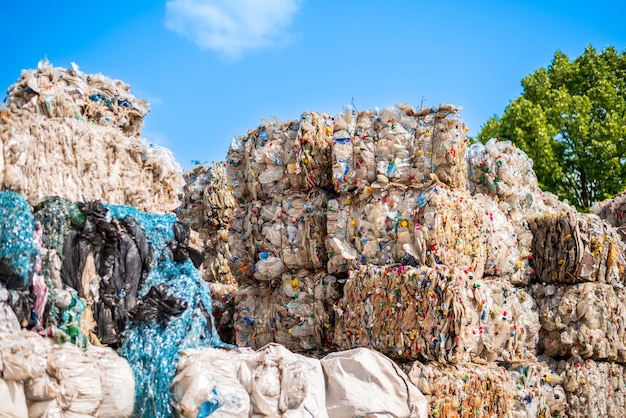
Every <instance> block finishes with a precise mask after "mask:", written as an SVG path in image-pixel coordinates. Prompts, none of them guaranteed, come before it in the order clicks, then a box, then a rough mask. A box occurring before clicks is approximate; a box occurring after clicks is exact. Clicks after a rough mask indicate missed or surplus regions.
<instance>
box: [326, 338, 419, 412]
mask: <svg viewBox="0 0 626 418" xmlns="http://www.w3.org/2000/svg"><path fill="white" fill-rule="evenodd" d="M320 362H321V364H322V368H323V370H324V376H325V379H326V411H327V412H328V416H329V417H330V418H335V417H336V418H341V417H357V416H363V417H365V416H394V417H409V418H426V417H427V416H428V406H427V400H426V398H425V397H424V395H422V393H420V391H419V389H418V388H417V387H415V385H414V384H413V383H411V380H410V379H409V377H408V376H407V375H406V374H405V373H404V372H403V371H402V369H400V367H398V365H396V364H395V363H394V362H393V361H391V360H390V359H389V358H387V357H385V356H384V355H383V354H381V353H379V352H377V351H374V350H369V349H366V348H355V349H352V350H348V351H340V352H334V353H330V354H328V355H327V356H326V357H324V358H322V359H321V360H320Z"/></svg>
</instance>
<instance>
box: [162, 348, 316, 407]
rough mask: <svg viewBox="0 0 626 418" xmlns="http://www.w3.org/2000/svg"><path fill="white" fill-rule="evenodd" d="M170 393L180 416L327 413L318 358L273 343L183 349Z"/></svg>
mask: <svg viewBox="0 0 626 418" xmlns="http://www.w3.org/2000/svg"><path fill="white" fill-rule="evenodd" d="M172 392H173V394H174V404H175V407H174V409H175V411H176V412H177V413H179V414H180V415H181V416H183V417H196V416H209V415H211V414H215V416H218V417H221V416H224V417H225V416H248V415H250V416H306V415H310V416H315V417H327V416H328V415H327V414H326V409H325V406H326V404H325V388H324V375H323V373H322V368H321V366H320V362H319V360H315V359H311V358H306V357H304V356H301V355H298V354H294V353H291V352H290V351H289V350H287V349H286V348H284V347H282V346H280V345H278V344H269V345H266V346H265V347H262V348H261V349H259V350H258V351H256V352H255V351H252V350H250V349H238V350H236V351H235V350H230V351H227V350H219V349H215V348H205V349H202V350H186V351H183V352H182V353H181V360H180V362H179V364H178V370H177V374H176V377H175V378H174V382H173V385H172ZM211 416H213V415H211Z"/></svg>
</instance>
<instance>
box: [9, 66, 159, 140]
mask: <svg viewBox="0 0 626 418" xmlns="http://www.w3.org/2000/svg"><path fill="white" fill-rule="evenodd" d="M71 67H72V68H71V69H65V68H61V67H53V66H52V64H50V63H49V62H48V61H47V60H42V61H39V63H38V65H37V69H34V70H24V71H22V75H21V77H20V78H19V80H17V82H16V83H15V84H13V85H12V86H11V87H9V90H8V97H7V99H6V101H5V107H6V109H7V110H9V111H10V112H19V111H22V112H29V113H32V114H34V115H41V116H45V117H49V118H75V119H78V120H85V121H87V122H91V123H95V124H98V125H106V126H112V127H115V128H117V129H119V130H121V131H122V132H124V133H125V134H126V135H128V136H135V135H138V134H139V133H140V131H141V127H142V124H143V118H144V116H145V115H146V114H147V113H148V112H149V110H150V109H149V107H148V103H147V102H146V101H145V100H139V99H137V98H135V97H134V96H133V95H132V94H131V93H130V86H129V85H127V84H125V83H124V82H122V81H120V80H113V79H111V78H109V77H106V76H103V75H102V74H85V73H83V72H82V71H80V70H79V69H78V66H77V65H76V64H74V63H72V66H71Z"/></svg>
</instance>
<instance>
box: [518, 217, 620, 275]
mask: <svg viewBox="0 0 626 418" xmlns="http://www.w3.org/2000/svg"><path fill="white" fill-rule="evenodd" d="M529 226H530V230H531V231H532V233H533V245H532V248H533V266H534V268H535V270H536V275H537V278H538V279H539V280H541V281H544V282H555V283H579V282H601V283H610V284H613V285H620V286H621V285H623V284H624V282H625V281H626V257H625V255H626V243H624V242H623V241H621V239H620V237H619V234H618V233H617V231H616V229H615V228H614V227H613V226H611V225H609V224H608V223H606V222H605V221H603V220H601V219H600V218H598V216H596V215H589V214H581V213H576V212H564V213H558V214H555V215H551V214H548V215H544V216H540V217H535V218H532V219H530V221H529Z"/></svg>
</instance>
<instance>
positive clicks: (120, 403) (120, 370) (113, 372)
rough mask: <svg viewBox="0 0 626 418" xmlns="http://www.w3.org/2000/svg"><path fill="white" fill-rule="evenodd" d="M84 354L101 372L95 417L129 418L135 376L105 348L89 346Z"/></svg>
mask: <svg viewBox="0 0 626 418" xmlns="http://www.w3.org/2000/svg"><path fill="white" fill-rule="evenodd" d="M85 354H87V357H88V358H89V359H90V360H91V361H92V362H93V364H95V365H96V367H97V368H98V369H99V370H100V371H101V372H102V374H101V376H100V384H101V385H102V401H101V402H100V405H99V406H98V410H97V411H96V415H97V416H98V417H99V418H118V417H127V416H130V415H131V414H132V413H133V408H134V406H135V376H134V375H133V371H132V370H131V368H130V366H129V364H128V362H127V361H126V360H125V359H124V358H122V357H120V356H119V355H117V353H115V351H113V350H111V349H109V348H105V347H96V346H90V347H89V349H88V350H87V351H86V353H85Z"/></svg>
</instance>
